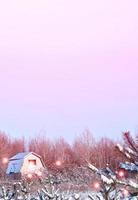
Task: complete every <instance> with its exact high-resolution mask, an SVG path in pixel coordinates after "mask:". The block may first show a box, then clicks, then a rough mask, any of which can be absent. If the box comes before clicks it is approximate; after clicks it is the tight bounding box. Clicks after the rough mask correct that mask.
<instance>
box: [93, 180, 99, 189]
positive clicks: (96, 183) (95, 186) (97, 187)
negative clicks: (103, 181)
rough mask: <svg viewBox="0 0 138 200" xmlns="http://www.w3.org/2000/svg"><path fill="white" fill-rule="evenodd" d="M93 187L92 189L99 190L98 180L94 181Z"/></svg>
mask: <svg viewBox="0 0 138 200" xmlns="http://www.w3.org/2000/svg"><path fill="white" fill-rule="evenodd" d="M93 187H94V189H96V190H99V189H100V183H99V182H94V183H93Z"/></svg>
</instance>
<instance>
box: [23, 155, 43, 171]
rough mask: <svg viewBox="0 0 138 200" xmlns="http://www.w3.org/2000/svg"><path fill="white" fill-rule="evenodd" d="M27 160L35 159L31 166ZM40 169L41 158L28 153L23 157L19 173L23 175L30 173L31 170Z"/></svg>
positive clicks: (41, 164) (41, 165) (41, 167)
mask: <svg viewBox="0 0 138 200" xmlns="http://www.w3.org/2000/svg"><path fill="white" fill-rule="evenodd" d="M29 160H36V165H35V166H33V167H32V166H30V165H29ZM41 169H44V166H43V163H42V161H41V159H40V158H39V157H37V156H35V155H33V154H30V155H28V156H26V157H25V158H24V161H23V165H22V168H21V174H22V175H23V174H27V173H29V172H30V173H31V172H34V171H38V170H41Z"/></svg>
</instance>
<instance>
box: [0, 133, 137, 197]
mask: <svg viewBox="0 0 138 200" xmlns="http://www.w3.org/2000/svg"><path fill="white" fill-rule="evenodd" d="M137 141H138V137H137V136H136V137H134V138H133V137H132V136H131V134H130V133H129V132H125V133H123V134H122V141H113V140H111V139H109V138H101V139H100V140H98V141H97V140H96V139H95V138H94V136H93V135H92V134H91V132H90V131H89V130H86V131H84V133H83V134H81V135H80V136H78V137H76V139H75V140H74V142H73V143H72V144H69V143H68V142H67V141H65V139H64V138H59V139H57V140H55V141H51V140H50V139H48V138H47V137H46V136H44V135H40V136H37V137H34V138H31V139H29V140H27V141H26V140H25V139H24V138H16V139H13V138H10V137H9V136H8V135H7V134H6V133H4V132H1V133H0V144H1V145H0V162H1V163H0V166H1V168H0V179H1V182H0V186H1V187H0V199H8V200H9V199H32V200H35V199H40V200H44V199H58V200H61V199H69V200H73V199H78V200H79V199H80V200H81V199H82V200H83V199H87V200H88V199H92V200H96V199H97V200H102V199H105V200H119V199H138V176H137V174H138V143H137ZM26 151H29V152H35V153H37V154H38V155H40V156H41V157H42V159H43V161H44V163H45V166H46V169H45V170H44V171H42V173H41V174H38V175H36V174H33V176H30V177H29V176H28V177H27V176H26V177H22V178H21V179H20V180H13V179H10V178H9V177H7V175H6V169H7V165H8V160H9V159H10V158H11V157H12V156H14V155H15V154H17V153H19V152H26Z"/></svg>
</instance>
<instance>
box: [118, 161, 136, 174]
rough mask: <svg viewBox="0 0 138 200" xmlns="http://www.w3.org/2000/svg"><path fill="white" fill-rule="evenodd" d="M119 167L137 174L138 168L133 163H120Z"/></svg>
mask: <svg viewBox="0 0 138 200" xmlns="http://www.w3.org/2000/svg"><path fill="white" fill-rule="evenodd" d="M120 167H121V168H122V169H125V170H128V171H131V172H138V166H137V165H136V164H134V163H127V162H126V163H120Z"/></svg>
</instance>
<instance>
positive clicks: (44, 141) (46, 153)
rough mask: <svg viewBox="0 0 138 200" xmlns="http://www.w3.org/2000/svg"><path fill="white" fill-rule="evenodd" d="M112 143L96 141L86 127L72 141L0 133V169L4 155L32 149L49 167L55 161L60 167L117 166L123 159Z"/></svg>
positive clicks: (3, 166)
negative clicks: (88, 163)
mask: <svg viewBox="0 0 138 200" xmlns="http://www.w3.org/2000/svg"><path fill="white" fill-rule="evenodd" d="M115 146H116V142H115V141H113V140H111V139H109V138H101V139H100V140H99V141H96V140H95V138H94V137H93V135H92V134H91V133H90V132H89V131H88V130H86V131H85V132H84V133H83V134H81V135H80V136H78V137H76V139H75V140H74V142H73V143H72V144H69V143H68V142H67V141H66V140H65V139H64V138H59V139H57V140H55V141H51V140H50V139H48V138H47V137H46V136H44V135H40V136H37V137H33V138H31V139H29V141H26V140H25V139H24V138H18V139H17V138H16V139H13V138H11V137H10V136H8V135H7V134H6V133H4V132H0V166H1V170H4V168H6V166H5V165H4V163H3V159H4V158H10V157H12V156H13V155H15V154H16V153H19V152H24V151H33V152H35V153H37V154H39V155H40V156H41V157H42V159H43V160H44V163H45V165H46V166H47V168H48V169H50V170H54V169H56V168H57V166H56V162H57V161H59V162H60V163H61V165H60V170H62V169H72V168H75V167H80V166H85V165H86V163H87V162H90V163H93V164H94V165H95V166H96V167H98V168H104V167H105V166H106V165H107V164H108V165H110V167H111V168H113V169H117V168H118V164H119V162H120V161H122V160H123V158H122V157H121V155H120V154H119V153H118V151H117V150H116V149H115Z"/></svg>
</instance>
